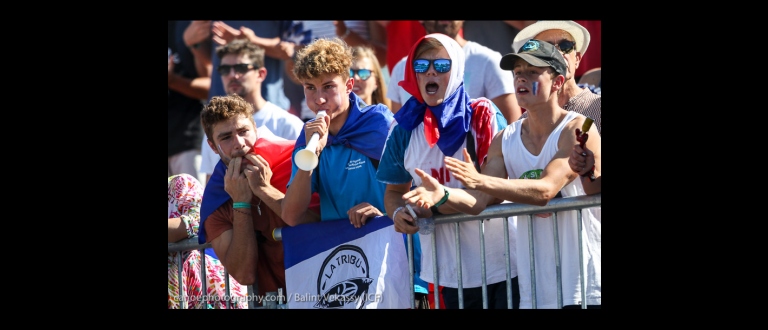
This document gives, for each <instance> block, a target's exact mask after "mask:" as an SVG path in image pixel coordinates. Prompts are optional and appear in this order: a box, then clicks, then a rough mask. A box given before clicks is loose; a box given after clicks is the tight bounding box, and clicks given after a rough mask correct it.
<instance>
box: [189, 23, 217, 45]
mask: <svg viewBox="0 0 768 330" xmlns="http://www.w3.org/2000/svg"><path fill="white" fill-rule="evenodd" d="M210 38H211V21H192V22H191V23H189V26H187V28H186V29H185V30H184V44H185V45H187V47H192V46H194V45H195V44H199V43H202V42H204V41H206V40H209V39H210Z"/></svg>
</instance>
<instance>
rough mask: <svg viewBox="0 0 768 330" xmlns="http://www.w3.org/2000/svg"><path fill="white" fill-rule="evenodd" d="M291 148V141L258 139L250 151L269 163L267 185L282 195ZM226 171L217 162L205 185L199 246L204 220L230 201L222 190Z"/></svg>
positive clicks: (286, 182)
mask: <svg viewBox="0 0 768 330" xmlns="http://www.w3.org/2000/svg"><path fill="white" fill-rule="evenodd" d="M293 146H294V141H293V140H268V139H264V138H260V139H258V140H256V143H255V144H254V145H253V148H252V149H251V153H254V154H257V155H261V157H262V158H264V160H266V161H267V163H269V167H270V168H271V169H272V179H270V180H269V183H270V184H271V185H272V186H273V187H275V188H277V190H280V192H282V193H285V190H286V185H287V184H288V179H290V178H291V155H292V154H293ZM226 171H227V166H226V165H225V164H224V162H223V161H221V160H219V162H218V163H216V167H215V168H214V170H213V174H211V179H210V180H208V183H207V184H206V185H205V191H204V192H203V201H202V204H201V205H200V227H199V229H198V232H197V239H198V242H199V243H200V244H205V242H206V239H207V237H206V233H205V220H206V219H208V216H209V215H211V213H213V211H216V209H218V208H219V206H221V205H222V204H224V203H225V202H227V201H228V200H230V199H231V197H230V196H229V193H227V192H226V191H225V190H224V174H225V172H226ZM206 250H211V251H210V252H209V254H211V253H213V252H212V251H213V249H206ZM206 252H208V251H206Z"/></svg>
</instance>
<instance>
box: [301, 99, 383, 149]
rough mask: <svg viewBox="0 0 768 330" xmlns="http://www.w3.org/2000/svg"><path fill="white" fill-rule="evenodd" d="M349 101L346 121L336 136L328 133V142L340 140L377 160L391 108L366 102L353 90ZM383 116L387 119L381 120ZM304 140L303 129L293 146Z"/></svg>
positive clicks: (338, 142)
mask: <svg viewBox="0 0 768 330" xmlns="http://www.w3.org/2000/svg"><path fill="white" fill-rule="evenodd" d="M349 105H350V107H349V110H347V111H348V112H349V117H347V121H346V122H345V123H344V126H342V127H341V129H340V130H339V133H338V134H336V136H333V135H330V134H329V135H328V145H334V144H343V145H345V146H347V147H348V148H352V149H355V150H357V151H358V152H360V153H362V154H363V155H366V156H368V157H370V158H372V159H376V160H380V159H381V150H383V149H384V143H385V142H386V141H387V134H388V133H389V125H390V124H391V123H392V121H393V120H394V118H393V115H392V112H391V111H390V110H389V108H387V107H386V106H384V105H382V104H375V105H370V106H367V105H366V104H365V102H363V100H362V99H361V98H360V97H359V96H357V95H356V94H355V93H349ZM382 116H383V117H384V118H385V119H386V120H381V118H380V117H382ZM312 120H315V119H312ZM306 140H307V139H306V138H305V132H304V130H303V129H302V130H301V133H299V137H298V138H296V147H295V149H296V150H298V149H299V148H300V147H304V146H305V145H307V141H306ZM321 157H322V154H321Z"/></svg>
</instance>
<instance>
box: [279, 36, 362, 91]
mask: <svg viewBox="0 0 768 330" xmlns="http://www.w3.org/2000/svg"><path fill="white" fill-rule="evenodd" d="M294 62H295V64H294V67H293V74H294V75H295V76H296V78H297V79H298V80H300V81H305V80H309V79H315V78H317V77H319V76H321V75H326V74H337V75H340V76H342V77H343V78H344V81H346V80H348V79H349V68H350V67H351V66H352V49H351V48H350V47H349V45H347V43H346V42H344V40H341V39H339V38H332V39H324V38H320V39H317V40H315V41H313V42H312V43H310V44H309V45H307V46H306V47H304V48H302V49H301V50H299V51H298V53H297V54H296V60H295V61H294Z"/></svg>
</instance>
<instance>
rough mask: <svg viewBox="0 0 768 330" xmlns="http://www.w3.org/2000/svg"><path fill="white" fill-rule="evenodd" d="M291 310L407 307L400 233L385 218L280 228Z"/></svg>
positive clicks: (408, 292)
mask: <svg viewBox="0 0 768 330" xmlns="http://www.w3.org/2000/svg"><path fill="white" fill-rule="evenodd" d="M282 239H283V249H284V251H285V257H284V260H285V282H286V297H285V298H286V300H287V304H288V308H289V309H391V308H402V309H405V308H410V307H411V302H410V301H411V300H410V299H411V291H412V290H413V289H412V287H411V284H410V278H409V276H410V275H409V272H408V257H407V254H406V251H405V245H404V244H403V234H401V233H398V232H395V229H394V223H393V222H392V220H391V219H390V218H389V217H387V216H380V217H375V218H373V219H368V221H367V222H366V224H365V225H363V226H362V227H361V228H359V229H358V228H355V227H353V226H352V225H351V224H350V223H349V221H348V219H340V220H337V221H323V222H315V223H309V224H303V225H299V226H295V227H283V229H282Z"/></svg>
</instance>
